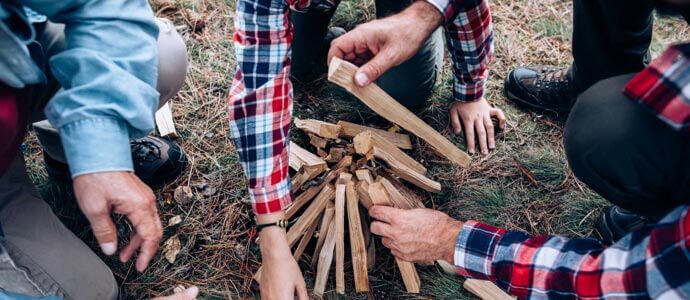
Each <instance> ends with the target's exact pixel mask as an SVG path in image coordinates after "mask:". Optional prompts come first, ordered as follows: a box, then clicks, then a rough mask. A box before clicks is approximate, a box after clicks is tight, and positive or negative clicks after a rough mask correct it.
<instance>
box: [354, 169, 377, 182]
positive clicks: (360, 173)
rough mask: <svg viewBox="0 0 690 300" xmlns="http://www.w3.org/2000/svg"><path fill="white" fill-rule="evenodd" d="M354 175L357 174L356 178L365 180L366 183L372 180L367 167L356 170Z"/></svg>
mask: <svg viewBox="0 0 690 300" xmlns="http://www.w3.org/2000/svg"><path fill="white" fill-rule="evenodd" d="M355 175H357V180H360V181H366V182H367V183H372V182H374V178H373V177H371V172H369V170H367V169H359V170H356V171H355Z"/></svg>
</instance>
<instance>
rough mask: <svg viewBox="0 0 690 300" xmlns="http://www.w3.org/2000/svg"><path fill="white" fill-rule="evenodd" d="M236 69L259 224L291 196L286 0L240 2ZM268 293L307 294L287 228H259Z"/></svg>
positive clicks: (233, 104)
mask: <svg viewBox="0 0 690 300" xmlns="http://www.w3.org/2000/svg"><path fill="white" fill-rule="evenodd" d="M233 38H234V41H235V55H236V57H237V65H238V69H237V73H236V75H235V78H234V80H233V83H232V87H231V89H230V96H229V97H228V111H229V115H230V131H231V134H232V137H233V141H234V143H235V147H236V148H237V152H238V153H239V156H240V161H241V162H242V167H243V168H244V172H245V175H246V176H247V186H248V188H249V197H250V199H251V203H252V208H253V210H254V213H255V214H256V221H257V223H261V224H263V223H271V222H275V221H276V220H279V219H283V218H285V213H284V209H285V208H286V207H287V206H288V205H289V204H290V203H291V202H292V196H291V194H290V183H289V180H288V165H289V157H288V153H289V152H288V144H289V133H290V132H289V131H290V121H291V114H292V84H291V83H290V79H289V76H290V58H289V56H288V54H289V49H290V42H291V41H292V27H291V24H290V23H289V19H288V7H287V6H286V4H285V3H284V2H283V1H281V0H239V1H238V2H237V10H236V15H235V33H234V36H233ZM260 235H261V254H262V261H263V272H262V278H261V294H262V297H264V298H270V299H273V298H277V297H278V296H280V298H286V297H289V296H294V295H295V294H297V295H299V296H300V299H304V298H306V286H305V283H304V279H303V278H302V274H301V272H300V270H299V267H298V266H297V263H296V261H295V260H294V258H293V257H292V254H291V253H290V246H289V245H288V243H287V235H286V233H285V230H284V229H281V228H277V227H269V228H266V229H264V230H262V231H261V233H260Z"/></svg>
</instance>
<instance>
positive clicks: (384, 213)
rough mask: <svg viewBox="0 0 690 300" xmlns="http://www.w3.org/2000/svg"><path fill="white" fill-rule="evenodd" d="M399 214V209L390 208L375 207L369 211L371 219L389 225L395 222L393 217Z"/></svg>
mask: <svg viewBox="0 0 690 300" xmlns="http://www.w3.org/2000/svg"><path fill="white" fill-rule="evenodd" d="M397 213H398V209H396V208H393V207H389V206H382V205H374V206H372V207H371V208H370V209H369V216H370V217H372V218H374V219H376V220H379V221H381V222H385V223H389V224H390V223H392V222H393V217H394V216H395V215H396V214H397Z"/></svg>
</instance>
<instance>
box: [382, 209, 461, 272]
mask: <svg viewBox="0 0 690 300" xmlns="http://www.w3.org/2000/svg"><path fill="white" fill-rule="evenodd" d="M369 215H370V216H371V217H372V218H374V219H376V221H374V222H372V223H371V232H372V233H374V234H376V235H379V236H381V238H382V242H383V245H384V246H386V247H387V248H389V249H390V250H391V253H393V255H394V256H395V257H397V258H400V259H402V260H405V261H410V262H418V261H435V260H439V259H441V260H445V261H448V262H451V263H452V262H453V260H454V259H453V257H454V255H455V242H456V240H457V237H458V234H459V233H460V230H461V229H462V225H463V223H462V222H460V221H457V220H455V219H453V218H451V217H449V216H448V215H446V214H444V213H442V212H440V211H437V210H433V209H426V208H420V209H410V210H404V209H399V208H393V207H387V206H372V207H371V208H370V209H369Z"/></svg>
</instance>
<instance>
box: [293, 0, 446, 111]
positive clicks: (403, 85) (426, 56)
mask: <svg viewBox="0 0 690 300" xmlns="http://www.w3.org/2000/svg"><path fill="white" fill-rule="evenodd" d="M338 3H339V2H338ZM411 3H412V0H376V17H377V18H383V17H386V16H389V15H392V14H395V13H398V12H400V11H402V10H403V9H405V8H406V7H407V6H409V5H410V4H411ZM334 13H335V9H333V10H331V11H328V12H323V11H317V10H314V9H311V10H309V11H307V12H303V13H302V12H294V11H293V12H292V13H291V14H290V20H291V22H292V24H293V26H294V37H293V40H292V57H291V58H292V67H291V73H292V75H293V76H294V77H296V78H297V79H299V80H303V78H304V77H306V74H308V73H310V72H312V71H313V70H314V69H319V66H321V65H325V63H326V57H325V55H323V53H320V52H323V51H324V49H323V48H324V47H320V46H321V45H322V44H323V39H324V37H325V36H326V33H327V31H328V24H329V23H330V22H331V18H332V17H333V14H334ZM442 64H443V40H442V37H441V33H440V31H437V32H436V33H434V34H433V35H432V36H431V38H429V40H427V41H426V42H425V43H424V44H423V45H422V47H421V48H420V50H419V51H418V52H417V54H416V55H415V56H413V57H412V58H410V59H409V60H408V61H406V62H404V63H403V64H401V65H399V66H397V67H394V68H392V69H391V70H389V71H388V72H386V73H385V74H383V76H381V77H380V78H379V80H378V81H377V84H378V85H379V86H381V88H382V89H383V90H384V91H386V92H387V93H388V94H390V95H391V96H392V97H393V98H394V99H396V100H398V102H400V103H401V104H403V105H404V106H406V107H408V108H411V109H418V108H422V107H423V106H425V104H426V101H427V98H429V96H430V95H431V93H432V91H433V88H434V84H435V83H436V74H437V73H438V70H439V69H440V67H441V65H442Z"/></svg>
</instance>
